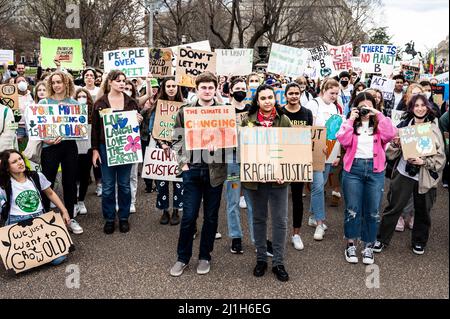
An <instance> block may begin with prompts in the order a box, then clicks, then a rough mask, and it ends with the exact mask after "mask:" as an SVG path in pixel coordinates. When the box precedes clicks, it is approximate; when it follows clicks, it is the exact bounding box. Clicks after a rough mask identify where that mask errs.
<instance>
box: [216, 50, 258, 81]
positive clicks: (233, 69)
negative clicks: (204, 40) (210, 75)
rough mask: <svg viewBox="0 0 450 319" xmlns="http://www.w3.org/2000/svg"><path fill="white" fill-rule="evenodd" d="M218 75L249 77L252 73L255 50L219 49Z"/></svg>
mask: <svg viewBox="0 0 450 319" xmlns="http://www.w3.org/2000/svg"><path fill="white" fill-rule="evenodd" d="M215 52H216V53H217V74H218V75H242V76H245V75H248V74H250V73H252V66H253V49H233V50H221V49H217V50H216V51H215Z"/></svg>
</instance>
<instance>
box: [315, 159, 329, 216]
mask: <svg viewBox="0 0 450 319" xmlns="http://www.w3.org/2000/svg"><path fill="white" fill-rule="evenodd" d="M330 170H331V164H325V170H324V171H323V172H319V171H314V172H313V182H312V185H311V203H310V210H311V213H313V214H314V218H315V220H325V217H326V216H325V193H324V190H325V185H326V184H327V180H328V175H329V174H330Z"/></svg>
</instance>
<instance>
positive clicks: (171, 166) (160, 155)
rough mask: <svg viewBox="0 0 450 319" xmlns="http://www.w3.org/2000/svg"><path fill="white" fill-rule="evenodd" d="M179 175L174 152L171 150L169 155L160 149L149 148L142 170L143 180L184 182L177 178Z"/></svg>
mask: <svg viewBox="0 0 450 319" xmlns="http://www.w3.org/2000/svg"><path fill="white" fill-rule="evenodd" d="M178 174H179V172H178V163H177V160H176V158H175V152H174V151H173V150H170V153H169V154H167V153H166V152H165V151H164V150H163V149H160V148H152V147H148V148H147V150H146V151H145V158H144V166H143V168H142V178H150V179H154V180H158V181H171V182H181V181H183V179H182V178H179V177H177V175H178Z"/></svg>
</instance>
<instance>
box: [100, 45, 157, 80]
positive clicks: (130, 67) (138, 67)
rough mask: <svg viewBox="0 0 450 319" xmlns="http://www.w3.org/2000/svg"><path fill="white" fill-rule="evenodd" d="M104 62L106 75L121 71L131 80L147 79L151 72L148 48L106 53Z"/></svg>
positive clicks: (104, 53)
mask: <svg viewBox="0 0 450 319" xmlns="http://www.w3.org/2000/svg"><path fill="white" fill-rule="evenodd" d="M103 61H104V67H105V73H107V72H110V71H111V70H120V71H122V72H123V73H125V75H126V76H127V77H129V78H136V77H146V76H147V74H148V72H149V70H150V63H149V49H148V48H131V49H121V50H114V51H105V52H103Z"/></svg>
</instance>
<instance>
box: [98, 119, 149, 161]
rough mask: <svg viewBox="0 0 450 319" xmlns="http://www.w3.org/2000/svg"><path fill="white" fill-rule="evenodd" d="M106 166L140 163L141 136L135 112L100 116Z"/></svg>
mask: <svg viewBox="0 0 450 319" xmlns="http://www.w3.org/2000/svg"><path fill="white" fill-rule="evenodd" d="M102 117H103V125H104V128H105V143H106V155H107V156H106V157H107V158H108V166H116V165H124V164H133V163H140V162H142V146H141V135H140V133H139V123H138V120H137V116H136V111H125V112H114V113H111V112H108V113H104V114H102Z"/></svg>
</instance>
